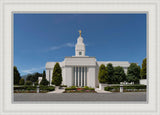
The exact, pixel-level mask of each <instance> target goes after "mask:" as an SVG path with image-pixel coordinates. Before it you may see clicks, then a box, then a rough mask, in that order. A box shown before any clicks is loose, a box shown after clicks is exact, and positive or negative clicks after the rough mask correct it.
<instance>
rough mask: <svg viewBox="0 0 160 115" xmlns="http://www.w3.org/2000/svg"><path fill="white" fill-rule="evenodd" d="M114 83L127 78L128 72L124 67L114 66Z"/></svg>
mask: <svg viewBox="0 0 160 115" xmlns="http://www.w3.org/2000/svg"><path fill="white" fill-rule="evenodd" d="M114 78H115V81H114V83H118V84H119V83H120V82H123V81H125V80H126V74H125V72H124V69H123V67H120V66H117V67H115V68H114Z"/></svg>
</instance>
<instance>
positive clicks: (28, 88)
mask: <svg viewBox="0 0 160 115" xmlns="http://www.w3.org/2000/svg"><path fill="white" fill-rule="evenodd" d="M14 90H36V86H20V87H14Z"/></svg>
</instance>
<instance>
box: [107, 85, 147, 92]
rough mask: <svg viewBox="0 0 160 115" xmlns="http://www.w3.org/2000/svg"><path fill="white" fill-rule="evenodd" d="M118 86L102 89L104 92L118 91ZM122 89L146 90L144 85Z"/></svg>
mask: <svg viewBox="0 0 160 115" xmlns="http://www.w3.org/2000/svg"><path fill="white" fill-rule="evenodd" d="M119 88H120V86H107V87H105V88H104V90H105V91H112V90H116V91H118V90H119ZM123 89H146V85H127V86H123Z"/></svg>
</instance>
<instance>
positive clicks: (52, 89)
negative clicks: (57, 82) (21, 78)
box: [40, 85, 55, 91]
mask: <svg viewBox="0 0 160 115" xmlns="http://www.w3.org/2000/svg"><path fill="white" fill-rule="evenodd" d="M40 90H47V91H54V90H55V87H54V86H44V85H40Z"/></svg>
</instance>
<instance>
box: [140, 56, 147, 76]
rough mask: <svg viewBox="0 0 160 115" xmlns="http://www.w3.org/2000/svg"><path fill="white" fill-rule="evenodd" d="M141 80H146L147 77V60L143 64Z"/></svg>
mask: <svg viewBox="0 0 160 115" xmlns="http://www.w3.org/2000/svg"><path fill="white" fill-rule="evenodd" d="M140 75H141V79H146V76H147V59H146V58H145V59H144V60H143V62H142V69H141V73H140Z"/></svg>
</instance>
